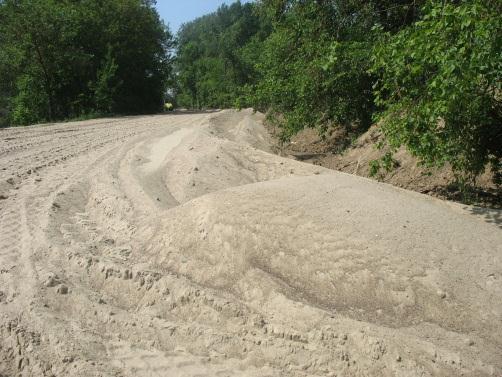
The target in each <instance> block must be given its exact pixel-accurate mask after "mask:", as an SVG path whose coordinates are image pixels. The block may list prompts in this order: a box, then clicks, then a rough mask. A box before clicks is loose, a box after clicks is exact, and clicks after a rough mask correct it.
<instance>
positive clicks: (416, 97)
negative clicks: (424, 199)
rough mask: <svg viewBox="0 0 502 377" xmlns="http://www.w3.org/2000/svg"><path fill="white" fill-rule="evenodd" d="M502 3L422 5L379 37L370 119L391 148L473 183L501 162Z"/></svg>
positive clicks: (477, 0) (497, 169)
mask: <svg viewBox="0 0 502 377" xmlns="http://www.w3.org/2000/svg"><path fill="white" fill-rule="evenodd" d="M501 8H502V4H501V3H500V2H499V1H496V0H495V1H490V0H474V1H460V2H436V1H429V2H428V3H427V4H426V6H425V7H424V9H423V13H424V16H423V18H422V19H421V20H420V21H418V22H416V23H415V24H413V25H412V26H411V27H409V28H406V29H404V30H402V31H400V32H399V33H397V34H395V35H390V34H384V37H383V38H382V39H381V41H380V43H378V44H377V46H376V48H375V51H374V58H373V67H372V73H373V74H374V75H376V76H377V77H379V79H378V81H377V82H376V85H375V95H376V103H377V104H378V105H379V106H381V108H382V111H381V112H380V113H379V114H378V116H377V120H381V122H382V131H383V133H384V135H385V136H386V140H387V144H388V145H389V146H390V147H391V150H396V149H397V148H398V147H400V146H401V145H405V146H406V147H407V148H408V149H409V151H410V152H411V153H412V154H413V155H415V156H417V157H419V158H420V160H421V161H422V162H423V163H424V164H425V165H427V166H443V165H444V164H446V163H448V164H450V165H451V166H452V168H453V170H454V172H455V174H456V175H457V178H458V179H459V180H461V181H472V180H473V178H474V177H475V176H477V175H478V174H480V173H482V172H483V171H484V169H485V166H486V165H487V163H491V168H492V170H493V171H494V173H495V174H496V175H497V174H499V173H500V167H501V165H500V159H501V157H502V127H501V125H502V103H501V99H502V95H501V93H502V92H501V89H502V88H501V84H502V57H501V52H502V29H501V25H502V18H501V11H502V9H501Z"/></svg>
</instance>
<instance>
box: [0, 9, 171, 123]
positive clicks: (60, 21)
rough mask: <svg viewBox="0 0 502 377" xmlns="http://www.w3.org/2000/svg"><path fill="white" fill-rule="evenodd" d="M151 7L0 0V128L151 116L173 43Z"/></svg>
mask: <svg viewBox="0 0 502 377" xmlns="http://www.w3.org/2000/svg"><path fill="white" fill-rule="evenodd" d="M154 3H155V2H154V1H151V0H99V1H98V0H78V1H72V0H3V1H2V0H0V126H5V125H25V124H31V123H37V122H44V121H54V120H63V119H72V118H78V117H87V116H92V115H97V114H111V113H119V114H132V113H149V112H156V111H159V110H160V109H161V108H162V105H163V99H164V93H165V89H166V85H167V84H168V78H169V76H170V74H171V69H172V61H171V60H172V57H171V55H170V51H171V49H172V47H173V38H172V36H171V34H170V33H169V31H168V29H167V28H166V27H165V26H164V24H163V23H162V22H161V20H160V19H159V16H158V14H157V12H156V10H155V8H154Z"/></svg>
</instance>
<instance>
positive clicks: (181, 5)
mask: <svg viewBox="0 0 502 377" xmlns="http://www.w3.org/2000/svg"><path fill="white" fill-rule="evenodd" d="M234 1H235V0H157V9H158V11H159V14H160V17H161V18H162V19H163V20H164V22H165V23H166V24H168V25H169V28H170V29H171V31H172V32H173V33H176V32H177V31H178V28H179V27H180V26H181V24H183V23H185V22H187V21H191V20H193V19H194V18H197V17H200V16H203V15H204V14H208V13H211V12H214V11H215V10H216V9H218V7H219V6H220V5H221V4H223V3H225V4H232V3H233V2H234ZM242 2H246V1H242Z"/></svg>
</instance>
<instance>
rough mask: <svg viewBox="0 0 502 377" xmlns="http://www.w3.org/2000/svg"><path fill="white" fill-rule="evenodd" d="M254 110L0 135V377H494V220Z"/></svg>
mask: <svg viewBox="0 0 502 377" xmlns="http://www.w3.org/2000/svg"><path fill="white" fill-rule="evenodd" d="M262 122H263V115H261V114H259V113H257V114H253V112H252V111H250V110H244V111H241V112H236V111H230V110H225V111H221V112H215V113H199V114H188V113H174V114H167V115H158V116H148V117H129V118H113V119H101V120H91V121H84V122H73V123H66V124H55V125H42V126H33V127H26V128H19V129H6V130H2V131H0V376H124V377H126V376H193V377H195V376H473V377H474V376H501V375H502V229H501V226H500V218H501V214H500V212H497V211H491V212H489V213H487V212H483V211H482V210H479V209H477V208H475V207H469V206H465V205H459V204H455V203H450V202H443V201H441V200H438V199H435V198H431V197H428V196H425V195H421V194H417V193H414V192H410V191H406V190H403V189H399V188H395V187H393V186H390V185H386V184H382V183H378V182H374V181H371V180H368V179H365V178H361V177H356V176H352V175H348V174H344V173H339V172H335V171H332V170H329V169H325V168H322V167H318V166H314V165H309V164H305V163H302V162H299V161H294V160H291V159H285V158H282V157H279V156H276V155H274V154H272V153H271V149H272V141H271V139H270V136H269V135H268V134H267V132H266V130H265V128H264V127H263V125H262Z"/></svg>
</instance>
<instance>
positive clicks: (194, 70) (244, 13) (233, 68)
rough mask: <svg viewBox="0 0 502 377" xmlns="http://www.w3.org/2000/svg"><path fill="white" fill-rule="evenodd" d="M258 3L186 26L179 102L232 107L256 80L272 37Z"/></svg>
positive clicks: (224, 9) (236, 6)
mask: <svg viewBox="0 0 502 377" xmlns="http://www.w3.org/2000/svg"><path fill="white" fill-rule="evenodd" d="M254 8H255V6H254V5H253V4H241V3H240V2H236V3H234V4H232V5H231V6H226V5H222V6H221V7H220V8H219V9H218V11H217V12H215V13H212V14H209V15H207V16H204V17H201V18H198V19H196V20H194V21H192V22H189V23H187V24H185V25H183V26H182V28H181V30H180V32H179V34H178V51H177V58H176V75H177V79H178V80H177V87H176V92H177V98H176V99H177V102H178V104H179V105H180V106H184V107H189V108H204V107H210V108H217V107H220V108H223V107H231V106H233V105H234V104H235V102H236V100H237V99H238V98H239V96H240V93H241V91H242V89H243V87H244V86H245V85H246V84H248V83H250V82H252V81H253V79H254V67H253V64H254V62H253V56H254V55H256V54H257V53H258V50H259V47H260V45H261V39H262V38H264V36H266V35H267V33H266V31H265V30H266V28H267V25H266V22H265V21H264V20H262V19H261V18H260V17H259V16H258V15H257V14H255V12H254Z"/></svg>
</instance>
